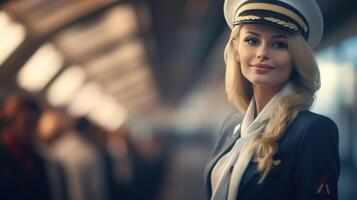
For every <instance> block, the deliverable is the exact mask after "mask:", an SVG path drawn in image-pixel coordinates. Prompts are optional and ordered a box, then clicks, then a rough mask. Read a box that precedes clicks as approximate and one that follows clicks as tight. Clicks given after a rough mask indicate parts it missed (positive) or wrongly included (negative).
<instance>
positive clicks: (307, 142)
mask: <svg viewBox="0 0 357 200" xmlns="http://www.w3.org/2000/svg"><path fill="white" fill-rule="evenodd" d="M296 156H297V157H296V166H295V174H294V175H295V176H294V179H295V180H294V182H295V187H296V191H297V194H296V195H297V199H299V200H310V199H314V200H315V199H317V200H320V199H321V200H335V199H338V192H337V181H338V177H339V173H340V159H339V153H338V129H337V126H336V124H335V123H334V122H333V121H332V120H331V119H329V118H326V117H320V118H318V119H317V120H314V121H313V122H311V123H310V124H309V125H308V126H307V127H306V128H305V129H303V135H302V137H301V138H300V141H299V145H298V149H297V155H296Z"/></svg>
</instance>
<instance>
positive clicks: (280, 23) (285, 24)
mask: <svg viewBox="0 0 357 200" xmlns="http://www.w3.org/2000/svg"><path fill="white" fill-rule="evenodd" d="M264 19H265V20H268V21H271V22H274V23H277V24H279V25H281V26H285V27H287V28H289V29H292V30H294V31H298V30H299V28H298V27H297V26H296V25H295V24H293V23H290V22H286V21H283V20H280V19H276V18H273V17H264Z"/></svg>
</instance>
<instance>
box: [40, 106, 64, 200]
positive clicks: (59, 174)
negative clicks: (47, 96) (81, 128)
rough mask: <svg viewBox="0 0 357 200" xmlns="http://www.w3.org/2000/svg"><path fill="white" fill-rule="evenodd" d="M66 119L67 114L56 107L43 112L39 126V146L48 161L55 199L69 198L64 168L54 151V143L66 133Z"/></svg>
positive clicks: (52, 193) (52, 194)
mask: <svg viewBox="0 0 357 200" xmlns="http://www.w3.org/2000/svg"><path fill="white" fill-rule="evenodd" d="M64 119H65V116H64V115H63V114H62V113H60V112H58V111H56V110H54V109H47V110H45V111H44V112H43V113H42V114H41V117H40V120H39V123H38V127H37V147H38V150H39V152H40V153H41V155H42V156H43V157H44V158H45V159H46V162H47V172H48V176H49V182H50V186H51V196H52V199H53V200H64V199H68V194H67V190H66V186H65V176H64V169H63V167H62V166H61V165H60V163H59V161H57V160H56V158H55V156H54V155H53V153H52V144H53V143H55V142H56V140H57V139H58V138H60V137H61V135H62V134H64V131H65V127H66V123H65V120H64Z"/></svg>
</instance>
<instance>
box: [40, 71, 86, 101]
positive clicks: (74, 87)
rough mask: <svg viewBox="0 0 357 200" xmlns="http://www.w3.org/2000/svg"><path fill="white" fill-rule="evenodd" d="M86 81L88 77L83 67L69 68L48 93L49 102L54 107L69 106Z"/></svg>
mask: <svg viewBox="0 0 357 200" xmlns="http://www.w3.org/2000/svg"><path fill="white" fill-rule="evenodd" d="M85 79H86V75H85V72H84V70H83V69H82V67H80V66H72V67H69V68H68V69H66V70H65V71H64V72H63V73H62V74H61V75H60V76H59V77H58V78H57V79H56V80H55V81H54V83H53V84H52V85H51V86H50V88H49V91H48V93H47V98H48V101H49V102H50V103H51V104H52V105H53V106H63V105H66V104H68V103H69V102H70V100H71V99H72V98H73V96H74V95H75V92H76V91H78V89H79V88H80V87H81V86H82V84H83V83H84V81H85Z"/></svg>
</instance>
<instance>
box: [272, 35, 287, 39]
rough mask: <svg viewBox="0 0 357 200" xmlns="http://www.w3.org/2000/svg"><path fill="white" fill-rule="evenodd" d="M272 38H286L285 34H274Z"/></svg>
mask: <svg viewBox="0 0 357 200" xmlns="http://www.w3.org/2000/svg"><path fill="white" fill-rule="evenodd" d="M273 38H284V39H287V37H286V35H274V36H273Z"/></svg>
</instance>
